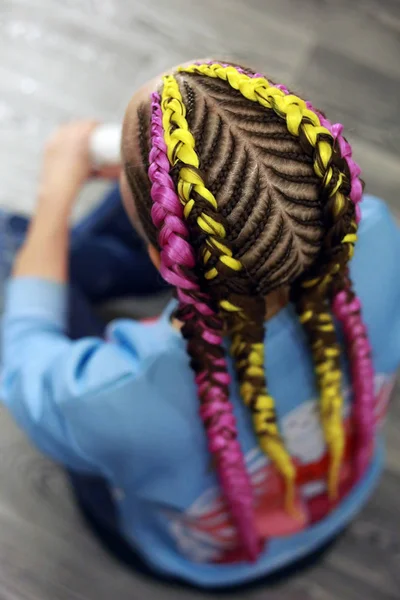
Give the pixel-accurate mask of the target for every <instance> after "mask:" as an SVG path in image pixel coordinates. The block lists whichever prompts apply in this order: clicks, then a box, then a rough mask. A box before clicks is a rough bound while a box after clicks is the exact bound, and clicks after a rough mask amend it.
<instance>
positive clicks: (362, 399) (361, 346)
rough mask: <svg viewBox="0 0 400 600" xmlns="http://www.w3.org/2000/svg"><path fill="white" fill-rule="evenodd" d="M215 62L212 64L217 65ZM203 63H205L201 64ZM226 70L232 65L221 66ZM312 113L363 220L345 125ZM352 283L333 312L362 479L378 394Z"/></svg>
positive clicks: (334, 303) (338, 298) (358, 473)
mask: <svg viewBox="0 0 400 600" xmlns="http://www.w3.org/2000/svg"><path fill="white" fill-rule="evenodd" d="M214 62H215V61H208V63H207V64H213V63H214ZM200 64H201V63H200ZM221 64H222V66H224V67H229V66H231V65H229V64H227V63H221ZM235 69H237V71H239V72H240V73H247V75H249V76H251V77H253V78H258V77H262V78H263V77H264V76H263V75H262V74H260V73H254V74H252V73H250V72H247V71H246V70H245V69H243V68H242V67H237V66H235ZM275 87H277V88H278V89H280V90H281V91H282V92H284V94H290V91H289V90H288V89H287V88H286V87H285V86H284V85H282V84H275ZM306 106H307V108H308V109H309V110H311V111H312V112H314V113H315V114H317V115H318V118H319V120H320V122H321V125H322V126H323V127H326V129H328V131H330V132H331V134H332V136H333V138H334V139H335V140H337V143H338V144H339V148H340V153H341V156H342V158H343V159H344V160H345V161H346V163H347V166H348V169H349V173H350V184H351V187H350V195H349V197H350V200H351V201H352V202H353V203H354V205H355V210H356V221H357V223H359V221H360V219H361V211H360V206H359V204H360V202H361V201H362V194H363V188H362V184H361V181H360V173H361V169H360V167H359V165H358V164H357V163H356V162H355V161H354V160H353V158H352V148H351V145H350V144H349V143H348V142H347V141H346V139H345V138H344V137H343V135H342V132H343V125H342V124H341V123H334V124H332V123H331V122H330V121H329V120H328V119H327V118H326V117H324V116H323V115H322V114H321V113H320V111H318V110H316V109H315V108H314V107H313V105H312V104H311V102H306ZM350 285H351V284H350V282H348V288H347V289H346V290H342V291H340V292H339V293H337V294H336V295H335V296H334V298H333V300H332V310H333V313H334V315H335V317H336V318H337V319H338V321H340V323H341V325H342V327H343V331H344V334H345V339H346V344H347V345H348V348H349V350H350V351H349V361H350V369H351V376H352V386H353V391H354V423H355V432H356V459H355V466H356V476H357V477H361V476H362V475H363V473H364V472H365V470H366V468H367V466H368V461H369V456H370V446H371V442H372V441H373V439H374V435H375V418H374V410H375V393H374V367H373V363H372V359H371V347H370V344H369V342H368V332H367V328H366V326H365V324H364V322H363V320H362V317H361V302H360V300H359V299H358V298H357V297H354V298H353V299H351V297H350V296H352V294H350V291H351V288H350Z"/></svg>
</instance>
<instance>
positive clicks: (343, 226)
mask: <svg viewBox="0 0 400 600" xmlns="http://www.w3.org/2000/svg"><path fill="white" fill-rule="evenodd" d="M179 71H180V72H186V73H191V74H197V75H203V76H206V77H211V78H215V79H221V80H223V81H226V82H228V84H229V85H230V86H231V87H232V88H233V89H235V90H238V91H239V92H240V93H241V94H242V95H243V96H244V97H245V98H247V99H248V100H251V101H253V102H257V103H259V104H260V105H261V106H264V107H265V108H267V109H272V110H273V111H274V112H275V113H276V114H277V115H278V116H280V117H282V118H283V119H285V121H286V124H287V127H288V131H289V132H290V133H291V134H292V135H293V136H296V137H299V139H300V143H301V146H302V147H303V148H304V149H305V150H306V151H307V152H308V154H309V155H310V156H312V158H313V167H314V172H315V174H316V175H317V176H318V177H319V178H320V179H321V198H322V199H323V200H324V202H325V206H324V217H325V226H326V236H325V242H324V246H325V248H324V252H323V256H321V260H320V265H322V266H320V268H319V270H316V271H315V272H314V273H313V274H312V275H311V276H308V277H307V276H306V277H305V278H303V280H302V281H301V283H300V286H299V285H297V286H295V289H296V288H297V290H298V293H297V294H296V295H297V299H296V306H297V310H298V312H299V315H300V319H301V321H302V323H303V324H304V326H305V328H306V330H307V332H308V336H309V339H310V343H311V348H312V352H313V357H314V361H315V366H316V374H317V382H318V384H319V388H320V392H321V416H322V423H323V428H324V432H325V437H326V442H327V445H328V448H329V451H330V455H331V464H330V472H329V476H328V482H329V491H330V495H331V497H335V496H336V493H337V488H338V482H339V474H340V466H341V462H342V457H343V449H344V431H343V426H342V406H343V397H342V384H341V370H340V363H339V356H340V350H339V346H338V344H337V340H336V336H335V327H334V323H333V320H332V316H331V314H330V313H329V310H330V308H331V303H332V302H333V304H334V307H336V308H337V309H338V310H339V313H340V315H341V316H342V321H343V320H344V313H345V310H344V301H345V300H344V295H343V294H341V295H340V296H339V300H337V301H336V302H335V300H334V294H333V291H332V290H333V289H334V285H333V282H334V281H335V280H337V281H340V280H341V279H343V271H344V270H346V269H347V263H348V261H349V260H350V258H351V257H352V254H353V249H354V244H355V241H356V239H357V235H356V232H357V224H356V221H358V220H359V217H360V213H359V208H358V206H356V205H357V203H358V202H359V201H360V199H361V192H362V185H361V183H360V181H359V179H358V175H359V167H358V165H356V164H355V163H354V161H353V160H352V158H351V149H350V150H349V148H350V146H349V145H348V143H347V142H346V140H344V138H343V137H342V136H341V129H340V126H331V124H330V123H329V121H328V120H327V119H325V118H324V117H322V115H319V114H318V113H317V111H315V110H314V109H313V108H312V106H311V104H309V103H306V102H305V101H304V100H302V99H300V98H298V97H297V96H295V95H293V94H289V93H288V90H287V89H286V88H284V86H277V85H271V84H270V83H269V82H268V80H267V79H265V78H264V77H262V76H260V75H259V74H250V75H249V74H247V72H245V71H244V70H243V69H240V68H236V67H234V66H231V65H221V64H218V63H208V64H194V65H191V66H188V67H181V68H180V69H179ZM320 117H321V118H320ZM329 126H330V127H329ZM328 127H329V128H328ZM334 128H336V131H333V129H334ZM331 130H332V131H331ZM336 141H337V144H338V146H339V149H338V148H337V146H336ZM340 151H341V152H342V155H341V154H340ZM349 197H350V198H349ZM350 201H352V202H353V204H352V205H351V206H350V205H349V202H350ZM345 289H346V290H347V292H345ZM345 289H343V290H342V292H345V293H347V297H348V294H349V293H350V292H349V289H350V288H349V287H348V286H347V288H345ZM328 300H330V301H328ZM350 304H351V303H350ZM354 305H355V304H354V302H353V303H352V304H351V306H353V307H354ZM340 309H342V310H341V312H340ZM347 314H348V313H347ZM359 319H361V317H360V316H359ZM354 320H355V319H354V314H353V319H352V321H348V322H347V326H345V332H346V331H347V332H348V334H347V335H349V331H350V326H349V323H350V322H351V323H352V325H353V328H352V331H353V334H354V335H358V340H360V335H361V338H362V339H364V338H365V336H366V330H365V326H364V325H362V326H361V325H360V322H359V325H360V326H359V327H358V329H354ZM361 323H362V321H361ZM357 332H358V333H357ZM241 346H243V344H241ZM358 346H360V343H358ZM249 355H251V353H250V352H249ZM359 359H360V360H361V359H362V360H363V361H364V362H363V364H364V373H367V372H368V374H369V378H370V377H371V373H372V366H371V362H370V357H368V356H367V353H366V350H365V347H364V350H363V354H362V355H360V356H359ZM352 360H353V359H352V355H350V361H352ZM367 364H368V369H367ZM352 373H353V380H354V376H355V375H354V374H355V369H354V368H352ZM355 383H357V382H355ZM369 383H370V379H369ZM354 390H355V405H356V406H357V407H358V406H359V405H360V409H359V410H356V411H355V419H356V422H357V423H356V425H357V426H358V429H359V430H360V431H362V432H363V435H360V436H359V439H365V438H366V437H368V436H370V435H371V427H370V422H371V408H372V402H371V393H370V394H369V395H367V393H366V389H365V388H363V389H361V388H360V385H358V384H357V385H355V386H354ZM360 390H361V391H362V392H363V393H364V396H363V398H360V395H361V393H360ZM360 453H361V454H363V455H364V456H365V452H364V453H363V451H362V449H361V450H360V449H359V454H360ZM358 462H359V463H362V462H365V460H364V459H363V460H361V459H360V460H359V461H358Z"/></svg>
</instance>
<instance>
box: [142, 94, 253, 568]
mask: <svg viewBox="0 0 400 600" xmlns="http://www.w3.org/2000/svg"><path fill="white" fill-rule="evenodd" d="M168 90H170V91H171V86H169V87H168V86H166V88H165V90H164V94H163V104H164V115H162V110H161V106H160V97H159V95H158V94H153V95H152V118H151V143H152V148H151V151H150V158H149V162H150V167H149V178H150V181H151V184H152V187H151V196H152V200H153V207H152V218H153V221H154V225H155V226H156V228H157V230H158V231H159V239H158V241H159V246H160V249H161V272H162V275H163V277H164V278H165V279H166V280H167V281H168V282H169V283H171V284H172V285H174V286H175V287H176V288H177V294H178V299H179V311H178V314H179V318H180V319H181V320H182V321H183V323H184V326H183V329H182V332H183V335H184V337H185V338H186V339H187V341H188V347H187V349H188V353H189V355H190V356H191V359H192V361H191V366H192V368H193V370H194V371H195V373H196V384H197V387H198V393H199V397H200V401H201V408H200V414H201V417H202V420H203V422H204V425H205V428H206V432H207V436H208V440H209V448H210V451H211V452H212V453H213V454H214V456H215V457H216V463H217V470H218V474H219V478H220V481H221V485H222V488H223V490H224V493H225V497H226V500H227V502H228V505H229V507H230V510H231V514H232V517H233V520H234V523H235V525H236V527H237V530H238V534H239V538H240V540H241V542H242V544H243V547H244V549H245V550H246V551H247V554H248V557H249V559H250V560H255V559H256V557H257V555H258V553H259V552H260V544H259V540H258V536H257V533H256V529H255V523H254V513H253V493H252V489H251V484H250V480H249V477H248V474H247V471H246V467H245V462H244V457H243V454H242V452H241V449H240V445H239V442H238V439H237V430H236V424H235V418H234V415H233V408H232V405H231V403H230V402H229V382H230V378H229V374H228V370H227V363H226V358H225V355H224V350H223V346H222V342H223V340H222V337H221V331H222V324H221V320H220V318H219V317H218V316H217V314H216V313H215V312H214V310H213V309H212V303H211V300H210V298H209V297H208V296H207V295H206V294H204V293H203V292H201V290H200V286H199V282H198V280H197V277H196V275H195V271H194V267H195V254H194V250H193V248H192V246H191V245H190V241H189V233H188V230H187V227H186V225H185V223H184V221H183V207H182V204H181V202H180V201H179V198H178V196H177V194H176V192H175V186H174V183H173V180H172V178H171V176H170V174H169V172H170V162H169V160H168V157H167V144H166V141H167V142H168V143H169V144H170V148H169V149H170V150H171V143H172V142H171V137H172V136H171V129H173V124H172V123H173V121H172V119H171V117H172V115H173V112H172V111H171V112H168V110H169V109H168V96H166V94H167V93H170V92H169V91H168ZM177 104H178V103H177V102H174V105H175V107H176V105H177ZM179 110H180V114H181V117H184V107H183V104H181V107H180V108H179ZM163 118H164V122H165V128H163V125H162V120H163ZM172 133H173V132H172ZM178 135H179V134H178ZM165 140H166V141H165ZM172 155H173V152H172V153H170V156H171V159H172Z"/></svg>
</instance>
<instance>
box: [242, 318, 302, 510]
mask: <svg viewBox="0 0 400 600" xmlns="http://www.w3.org/2000/svg"><path fill="white" fill-rule="evenodd" d="M243 326H244V327H246V324H244V325H243ZM231 353H232V356H233V357H234V358H237V360H236V368H237V370H238V371H240V372H241V373H242V375H241V380H242V382H241V384H240V395H241V396H242V398H243V401H244V403H245V404H246V406H248V407H249V408H250V409H251V411H252V415H253V426H254V430H255V432H256V434H257V437H258V443H259V445H260V448H261V450H262V451H263V452H264V453H265V454H266V455H267V456H269V457H270V458H271V460H272V461H273V462H274V464H275V465H276V467H277V468H278V470H279V472H280V473H281V474H282V475H283V477H284V479H285V482H286V497H285V504H286V508H287V510H288V511H289V512H292V513H293V505H294V500H295V494H294V492H295V480H296V469H295V466H294V464H293V462H292V460H291V458H290V455H289V454H288V452H287V451H286V449H285V447H284V443H283V440H282V438H281V435H280V432H279V427H278V421H277V416H276V409H275V402H274V399H273V398H272V396H270V394H268V391H267V388H266V386H265V369H264V344H262V343H256V344H248V342H246V341H245V340H243V338H242V335H241V333H240V331H239V332H238V333H236V334H234V335H233V338H232V344H231ZM243 355H244V356H245V358H243V359H242V358H241V356H243ZM255 379H259V380H262V381H263V385H262V386H261V388H260V387H255V385H254V384H253V383H252V381H254V380H255Z"/></svg>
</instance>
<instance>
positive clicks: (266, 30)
mask: <svg viewBox="0 0 400 600" xmlns="http://www.w3.org/2000/svg"><path fill="white" fill-rule="evenodd" d="M205 56H217V57H229V58H232V57H233V58H237V59H238V60H241V61H242V62H246V63H249V64H250V65H251V66H254V67H255V68H257V69H259V70H261V71H262V72H264V73H265V74H266V75H270V76H271V78H273V79H275V80H276V81H279V82H282V83H286V84H287V85H289V86H292V87H293V88H294V89H295V90H296V91H297V92H298V93H300V94H301V95H303V96H304V97H306V98H307V99H310V100H312V102H313V103H314V104H315V105H316V106H318V107H320V108H321V109H323V110H324V111H326V113H327V114H328V116H329V118H330V119H331V120H333V121H335V120H336V121H341V122H343V123H344V124H345V126H346V134H347V137H348V138H349V139H350V141H351V142H353V146H354V154H355V158H356V160H357V162H359V163H360V165H361V166H362V168H363V176H364V179H365V181H366V184H367V191H369V192H370V193H375V194H378V195H380V196H381V197H383V198H385V199H386V200H387V201H388V202H389V203H390V204H391V206H392V207H393V209H395V210H396V209H398V210H399V211H400V195H399V191H398V187H399V180H400V169H399V167H400V125H399V123H400V0H379V1H378V0H347V1H346V0H219V1H218V0H217V1H216V0H202V1H201V2H197V3H194V2H190V0H186V1H184V0H169V2H166V1H165V0H147V1H144V0H129V2H128V1H127V0H62V1H60V0H0V141H1V144H0V182H1V185H0V206H1V207H7V208H10V209H12V210H13V211H18V212H23V213H27V214H30V213H31V212H32V210H33V207H34V201H35V192H36V180H37V174H38V167H39V164H40V157H41V151H42V147H43V143H44V141H45V139H46V137H47V136H48V134H49V133H50V132H51V130H52V129H53V128H54V127H55V126H56V125H57V124H59V123H61V122H63V121H67V120H70V119H72V118H74V117H96V118H98V119H100V120H102V121H106V122H119V121H120V120H121V118H122V115H123V112H124V108H125V105H126V104H127V102H128V100H129V98H130V96H131V94H132V92H133V91H134V90H135V88H136V87H137V86H139V85H140V84H142V83H143V82H145V81H146V80H147V79H149V78H151V77H153V76H154V75H156V74H157V73H159V72H160V71H162V70H163V69H165V68H168V67H170V66H171V65H173V64H177V63H179V62H181V61H183V60H188V59H190V58H194V57H205ZM102 185H103V184H101V183H97V184H93V185H91V186H90V187H89V189H88V190H87V191H86V193H85V194H84V195H83V197H82V199H81V202H80V204H79V208H78V213H77V215H76V218H79V217H80V215H81V214H82V213H83V212H86V211H88V210H89V208H90V206H92V204H93V202H95V201H96V198H98V197H99V188H100V187H101V186H102ZM399 406H400V402H399V394H398V392H396V395H395V399H394V402H393V405H392V412H391V417H390V419H389V424H388V434H389V451H388V456H387V464H386V471H385V474H384V477H383V479H382V482H381V484H380V487H379V489H378V491H377V492H376V493H375V495H374V496H373V498H372V500H371V502H370V503H369V505H368V506H367V507H366V509H365V510H364V511H363V513H362V514H361V515H360V517H359V518H357V520H356V521H355V522H354V524H353V525H352V526H351V527H350V528H349V530H348V531H347V533H346V534H345V536H344V537H343V538H342V539H341V541H340V542H339V543H338V544H337V545H336V546H335V549H334V550H333V552H332V553H331V554H329V555H328V557H327V558H326V559H325V561H324V562H323V564H321V565H320V566H319V567H318V568H316V569H314V570H313V571H311V572H309V573H307V574H303V575H300V576H294V577H293V579H292V580H290V581H289V582H287V583H282V584H281V585H280V586H278V587H277V588H273V589H271V590H268V591H265V590H262V589H261V590H254V591H249V592H246V593H245V594H243V593H242V594H241V596H246V597H247V598H250V599H258V598H264V597H265V598H268V599H269V600H278V598H279V599H280V600H334V599H340V600H359V599H361V598H362V599H364V598H370V599H371V600H392V599H396V598H397V599H399V598H400V532H399V527H398V523H399V521H400V519H399V516H400V509H399V508H398V499H399V498H400V456H399V454H400V451H399V444H398V433H397V432H398V431H399V429H400V408H399ZM396 436H397V440H396ZM230 595H231V596H232V594H230ZM113 597H118V598H119V600H125V599H128V598H129V599H132V598H140V599H146V598H160V599H166V600H167V599H169V598H171V599H172V598H197V597H202V594H200V593H195V592H188V591H183V590H179V589H177V590H176V589H172V588H165V587H164V586H161V585H158V584H156V583H154V582H149V581H148V580H145V579H143V578H141V577H139V576H137V577H136V576H133V575H131V574H129V573H127V572H125V571H124V569H123V568H122V567H120V566H118V565H117V564H116V563H115V562H113V561H112V560H111V559H109V558H108V557H107V556H106V555H105V553H104V552H103V551H102V549H101V548H100V547H99V546H98V545H97V543H96V542H95V541H94V540H92V539H91V538H90V536H89V535H88V534H87V533H86V531H85V529H84V526H83V524H82V523H81V521H80V519H79V517H78V516H77V514H76V511H75V509H74V508H73V506H72V504H71V502H70V500H69V496H68V490H67V489H66V486H65V483H64V480H63V478H62V476H61V475H60V473H59V471H58V470H57V468H56V467H55V466H53V465H52V464H50V463H49V462H47V461H46V460H44V459H43V458H41V457H39V456H38V455H37V454H36V452H34V451H33V450H32V449H31V448H30V447H29V445H28V443H27V442H26V441H25V440H24V439H23V437H22V435H21V434H20V433H19V432H17V430H16V428H15V426H13V425H12V424H11V423H10V420H9V418H8V417H7V415H6V414H5V413H4V409H2V408H0V600H11V599H13V600H16V599H21V600H67V599H75V600H110V599H111V598H113Z"/></svg>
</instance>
